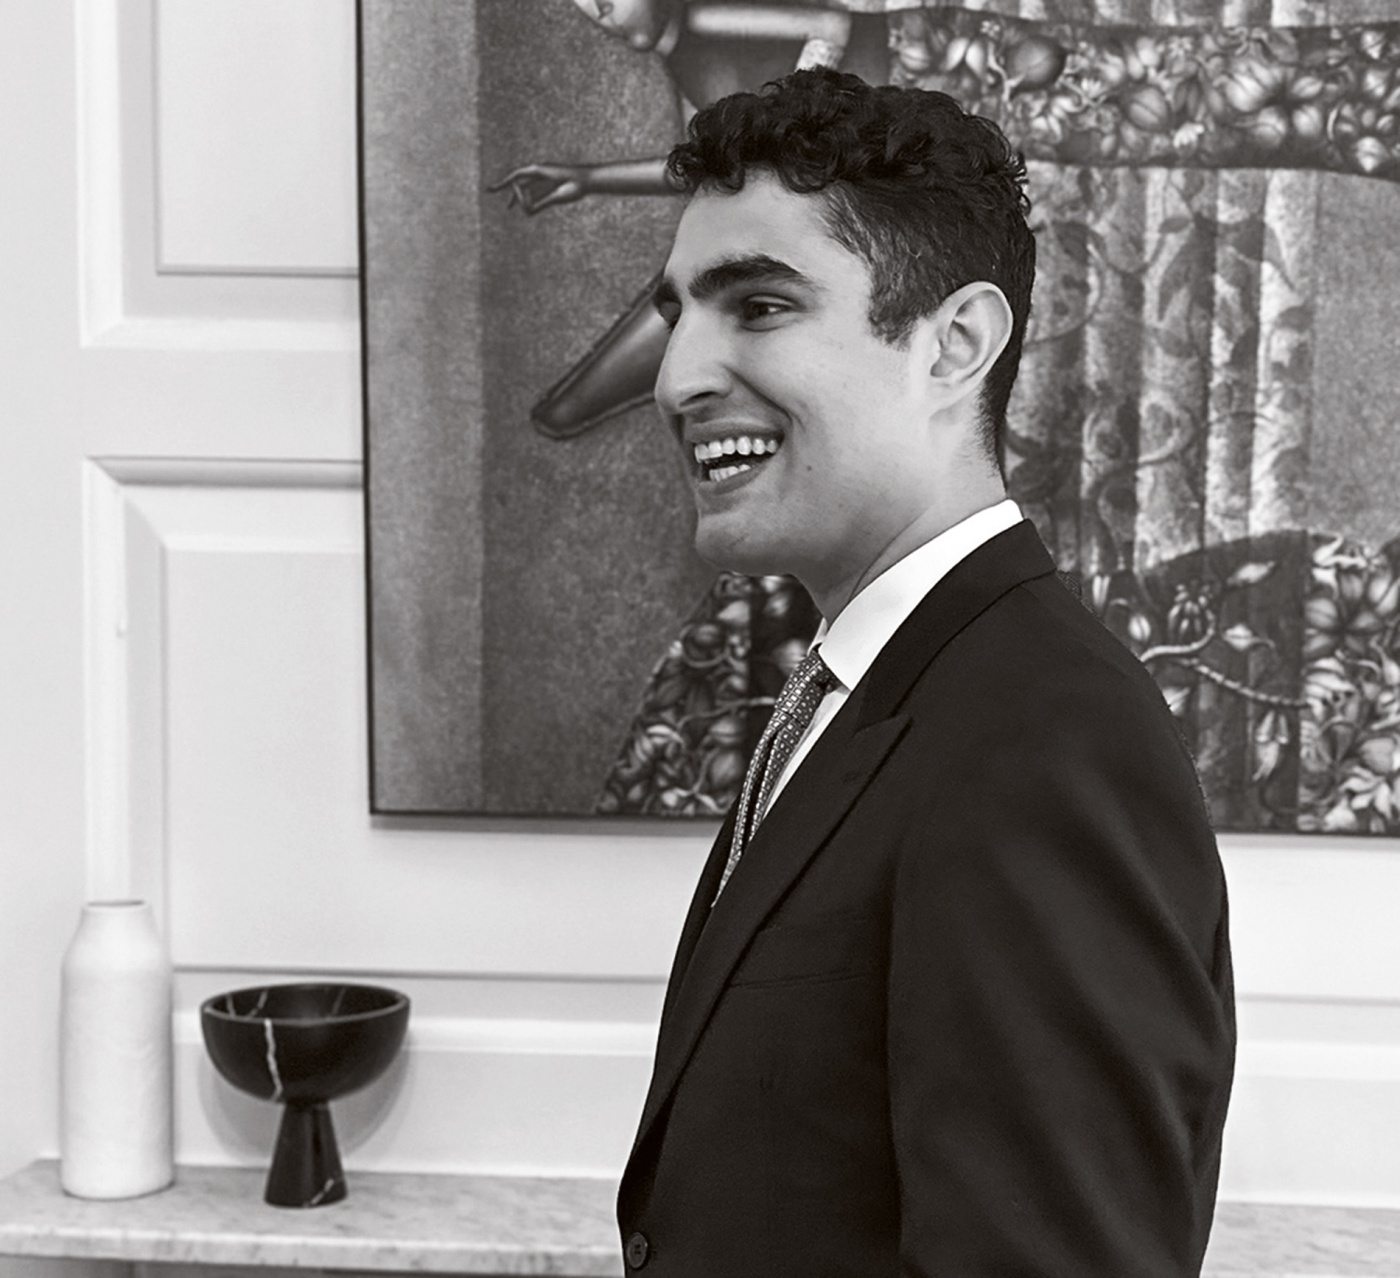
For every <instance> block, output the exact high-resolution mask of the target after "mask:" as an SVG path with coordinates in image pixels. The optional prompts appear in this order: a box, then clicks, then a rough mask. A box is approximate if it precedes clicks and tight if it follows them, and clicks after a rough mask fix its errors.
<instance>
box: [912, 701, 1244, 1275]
mask: <svg viewBox="0 0 1400 1278" xmlns="http://www.w3.org/2000/svg"><path fill="white" fill-rule="evenodd" d="M1158 709H1160V707H1158ZM1106 717H1107V719H1106ZM1106 721H1107V723H1108V724H1109V725H1110V726H1109V727H1108V728H1107V729H1106V726H1105V724H1106ZM975 735H976V734H975V733H974V737H975ZM965 747H967V748H964V749H963V750H961V751H960V752H959V754H958V755H957V757H954V756H953V755H952V754H951V752H949V753H947V754H945V756H944V757H942V758H941V759H938V760H937V761H936V763H934V764H933V765H932V766H931V768H930V774H929V777H928V783H927V785H926V786H925V787H924V790H923V792H924V793H925V794H931V795H933V796H934V797H933V798H932V799H930V800H928V801H925V802H924V803H923V804H921V805H920V807H919V809H918V810H917V811H911V812H910V813H909V814H908V820H907V822H906V824H905V827H904V833H903V835H902V845H901V847H900V849H899V853H898V856H897V861H896V864H897V870H896V874H895V881H894V891H893V898H892V899H893V906H892V909H893V912H894V919H893V925H892V932H891V952H890V968H889V973H890V975H889V987H888V1013H889V1015H888V1030H887V1033H888V1066H889V1076H890V1089H891V1090H890V1095H891V1116H890V1117H891V1128H892V1132H893V1137H894V1142H895V1149H896V1159H897V1165H898V1175H899V1182H900V1211H901V1236H900V1247H901V1261H902V1273H903V1274H905V1275H909V1276H914V1275H917V1276H919V1278H924V1276H928V1278H933V1276H934V1275H957V1276H958V1278H992V1276H993V1275H995V1278H1017V1276H1025V1278H1031V1276H1032V1275H1034V1278H1052V1276H1063V1278H1127V1276H1128V1275H1133V1276H1135V1278H1137V1276H1141V1278H1183V1276H1184V1275H1196V1274H1198V1273H1199V1271H1200V1264H1201V1257H1202V1253H1203V1251H1204V1248H1205V1243H1206V1237H1207V1234H1208V1231H1209V1226H1210V1219H1211V1213H1212V1210H1213V1205H1214V1195H1215V1187H1216V1179H1217V1175H1218V1168H1219V1157H1220V1134H1221V1127H1222V1125H1223V1121H1224V1112H1225V1105H1226V1100H1227V1098H1228V1091H1229V1083H1230V1075H1231V1069H1232V1062H1233V1052H1234V1023H1233V1005H1232V998H1231V989H1230V969H1229V951H1228V942H1227V939H1226V921H1225V893H1224V881H1223V876H1222V874H1221V871H1220V865H1219V858H1218V854H1217V852H1216V848H1215V841H1214V837H1213V835H1212V833H1211V831H1210V828H1209V824H1208V820H1207V818H1206V815H1205V811H1204V805H1203V803H1202V801H1201V798H1200V793H1199V787H1198V784H1197V782H1196V779H1195V776H1194V772H1193V770H1192V767H1191V764H1190V760H1189V757H1188V756H1187V754H1186V751H1185V749H1184V747H1183V746H1182V745H1181V742H1180V740H1179V738H1178V737H1177V735H1176V733H1175V729H1174V727H1173V726H1172V724H1171V722H1170V720H1169V719H1168V718H1167V717H1166V715H1165V713H1160V714H1159V713H1154V712H1153V707H1151V706H1146V707H1144V706H1143V695H1142V689H1141V688H1140V687H1138V686H1136V685H1135V684H1134V682H1133V681H1132V680H1131V679H1129V680H1121V679H1120V680H1119V681H1118V682H1116V683H1115V682H1114V681H1110V686H1109V688H1108V689H1107V691H1106V692H1099V693H1096V694H1095V695H1094V696H1093V697H1087V698H1079V697H1075V696H1074V695H1066V696H1064V697H1063V698H1061V699H1060V701H1059V702H1058V703H1057V704H1056V705H1054V706H1053V707H1045V706H1042V707H1040V708H1038V709H1033V710H1030V711H1028V712H1027V713H1026V715H1025V717H1024V721H1023V722H1022V723H1021V724H1020V726H1019V729H1018V730H1017V731H1013V732H1009V733H1008V732H1005V731H1002V732H1001V733H1000V734H999V735H998V737H997V742H996V745H995V747H993V746H992V745H991V743H990V742H989V743H988V744H987V746H986V748H985V749H979V748H976V747H975V743H973V742H966V743H965Z"/></svg>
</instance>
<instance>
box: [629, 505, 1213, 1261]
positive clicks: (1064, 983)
mask: <svg viewBox="0 0 1400 1278" xmlns="http://www.w3.org/2000/svg"><path fill="white" fill-rule="evenodd" d="M731 820H732V817H731ZM728 838H729V826H728V824H726V827H725V829H724V830H722V831H721V833H720V836H719V838H718V840H717V842H716V844H715V848H714V851H713V852H712V854H711V856H710V859H709V861H708V863H707V865H706V867H705V870H704V872H703V874H702V876H701V880H700V884H699V887H698V889H697V891H696V894H695V899H694V902H693V903H692V905H691V909H690V914H689V916H688V918H687V920H686V923H685V927H684V930H683V932H682V935H681V940H680V946H679V950H678V952H677V955H676V960H675V965H674V968H673V970H672V973H671V980H670V986H669V988H668V991H667V996H666V1003H665V1009H664V1012H663V1015H662V1020H661V1031H660V1038H659V1041H658V1046H657V1055H656V1064H655V1071H654V1076H653V1079H652V1085H651V1090H650V1093H649V1095H648V1096H647V1100H646V1105H645V1109H644V1112H643V1115H642V1120H641V1125H640V1129H639V1131H638V1134H637V1138H636V1143H635V1146H634V1148H633V1151H632V1156H631V1159H630V1161H629V1163H628V1166H627V1170H626V1173H625V1175H624V1177H623V1181H622V1185H621V1188H620V1192H619V1197H618V1216H619V1223H620V1226H621V1230H622V1238H623V1242H624V1251H625V1254H626V1255H627V1258H628V1263H629V1265H631V1266H632V1267H633V1268H636V1267H638V1265H639V1262H640V1265H641V1266H642V1267H645V1268H646V1270H647V1272H648V1274H655V1275H657V1278H682V1276H684V1278H745V1276H747V1275H753V1276H754V1278H758V1276H759V1275H763V1276H764V1278H775V1276H778V1275H791V1276H792V1278H828V1276H831V1278H835V1276H836V1275H861V1276H867V1275H868V1276H871V1278H874V1276H875V1275H888V1276H893V1275H919V1276H921V1278H922V1276H925V1275H927V1276H932V1275H940V1276H942V1278H984V1276H985V1278H993V1276H995V1278H1016V1276H1018V1275H1024V1276H1026V1278H1031V1276H1032V1275H1033V1276H1034V1278H1051V1276H1062V1278H1130V1276H1133V1278H1136V1276H1139V1275H1140V1276H1142V1278H1182V1276H1184V1275H1188V1274H1189V1275H1194V1274H1197V1273H1199V1269H1200V1263H1201V1256H1202V1253H1203V1251H1204V1248H1205V1242H1206V1236H1207V1233H1208V1231H1209V1227H1210V1221H1211V1214H1212V1210H1213V1205H1214V1197H1215V1186H1216V1179H1217V1174H1218V1169H1219V1161H1220V1138H1221V1128H1222V1125H1223V1122H1224V1117H1225V1108H1226V1101H1227V1097H1228V1093H1229V1086H1230V1078H1231V1070H1232V1064H1233V1056H1234V1016H1233V1001H1232V989H1231V975H1230V958H1229V946H1228V939H1227V931H1226V903H1225V885H1224V880H1223V876H1222V873H1221V868H1220V862H1219V857H1218V854H1217V851H1216V846H1215V840H1214V837H1213V835H1212V832H1211V829H1210V825H1209V822H1208V819H1207V815H1206V811H1205V806H1204V802H1203V799H1202V796H1201V792H1200V787H1199V784H1198V782H1197V779H1196V775H1195V771H1194V768H1193V766H1192V762H1191V759H1190V757H1189V755H1188V752H1187V750H1186V748H1185V746H1184V744H1183V742H1182V739H1181V736H1180V734H1179V733H1178V731H1177V729H1176V726H1175V724H1174V723H1173V722H1172V720H1171V716H1170V713H1169V712H1168V710H1167V708H1166V706H1165V705H1164V703H1163V700H1162V697H1161V695H1160V693H1159V692H1158V690H1157V687H1156V685H1155V684H1154V683H1153V681H1152V679H1151V677H1150V676H1149V675H1148V674H1147V672H1146V671H1145V670H1144V669H1143V667H1142V666H1141V664H1140V663H1139V662H1138V661H1137V660H1136V658H1134V657H1133V656H1132V655H1131V654H1130V653H1129V652H1127V651H1126V650H1125V649H1124V648H1123V647H1122V646H1121V645H1120V644H1119V643H1118V642H1117V640H1116V639H1114V638H1113V636H1112V635H1110V634H1109V632H1108V631H1107V630H1106V629H1105V628H1104V627H1103V626H1102V624H1101V623H1100V622H1099V621H1098V620H1097V618H1095V617H1094V616H1092V615H1091V614H1090V613H1089V612H1088V611H1087V610H1086V609H1085V608H1084V607H1083V606H1082V605H1081V604H1080V603H1079V601H1078V600H1076V599H1075V598H1074V597H1073V596H1072V595H1071V594H1070V593H1069V592H1068V591H1067V590H1066V589H1065V588H1064V587H1063V585H1062V584H1061V583H1060V581H1059V580H1058V578H1057V577H1056V576H1055V573H1054V569H1053V564H1052V563H1051V560H1050V558H1049V556H1048V555H1047V554H1046V552H1045V549H1044V547H1043V546H1042V545H1041V543H1040V541H1039V538H1038V537H1037V536H1036V534H1035V532H1034V530H1033V529H1032V528H1031V526H1030V524H1028V523H1024V522H1023V523H1021V524H1019V525H1017V526H1016V527H1014V528H1012V529H1010V530H1008V531H1007V532H1005V533H1003V534H1001V535H1000V536H998V537H996V538H994V539H993V540H992V541H990V542H988V543H987V544H986V545H984V546H982V547H981V548H980V549H979V550H977V551H976V552H975V553H974V554H972V555H971V556H970V557H969V558H967V559H966V560H964V561H963V562H962V563H961V564H960V565H959V566H958V567H957V568H955V569H954V570H953V571H952V572H951V573H950V574H949V575H948V576H947V577H945V578H944V579H943V580H942V581H941V582H940V583H939V584H938V585H937V586H936V587H935V588H934V589H933V590H932V591H931V592H930V594H929V595H928V596H927V597H926V598H925V599H924V600H923V602H922V603H921V604H920V605H919V607H918V608H917V609H916V610H915V612H914V613H913V614H912V615H911V616H910V617H909V619H908V620H907V621H906V622H905V624H904V625H903V626H902V627H901V628H900V629H899V631H898V632H897V633H896V635H895V636H894V638H893V639H892V640H891V641H890V643H889V644H888V645H887V646H886V648H885V649H884V651H883V652H882V653H881V654H880V656H879V658H878V660H877V661H876V663H875V664H874V666H873V667H872V668H871V670H870V672H869V674H868V675H867V677H866V678H865V679H864V680H862V681H861V684H860V686H859V687H857V688H856V689H855V690H854V691H853V693H852V695H851V697H850V699H849V700H848V702H847V704H846V705H845V706H844V707H843V708H842V710H841V712H840V713H839V714H838V715H837V716H836V718H835V719H834V720H833V721H832V722H831V724H830V725H829V726H828V728H827V730H826V732H825V733H824V734H823V735H822V737H821V738H820V739H819V740H818V742H817V743H816V745H815V747H814V748H813V750H812V751H811V753H810V754H809V755H808V757H807V759H806V760H805V761H804V763H803V764H802V766H801V767H800V768H799V769H798V771H797V772H796V773H795V774H794V775H793V777H792V779H791V780H790V781H789V783H788V784H787V786H786V787H785V788H784V790H783V791H782V793H781V794H780V795H779V796H778V799H777V800H776V802H775V803H774V805H773V807H772V809H771V810H770V811H769V813H768V815H767V816H766V817H765V819H764V820H763V822H762V824H761V825H760V826H759V828H758V830H757V832H756V834H755V835H754V837H753V839H752V841H751V843H750V844H749V846H748V848H747V849H746V850H745V852H744V856H743V858H742V860H741V861H740V863H739V865H738V868H737V869H736V871H735V873H734V875H733V877H732V878H731V880H730V881H729V884H728V885H727V887H726V888H725V891H724V894H723V895H722V896H721V898H720V900H719V902H718V903H717V904H716V905H715V907H714V909H713V911H711V910H710V908H709V907H710V901H711V899H712V898H713V896H714V892H715V888H716V885H717V883H718V878H719V874H720V871H721V869H722V867H723V864H724V859H725V852H726V849H727V847H728Z"/></svg>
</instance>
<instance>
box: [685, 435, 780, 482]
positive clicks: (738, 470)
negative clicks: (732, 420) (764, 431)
mask: <svg viewBox="0 0 1400 1278" xmlns="http://www.w3.org/2000/svg"><path fill="white" fill-rule="evenodd" d="M782 442H783V441H782V440H781V439H776V438H774V437H773V436H772V435H730V436H728V437H727V438H725V439H712V440H709V441H708V442H706V443H700V444H696V445H694V447H693V448H692V450H691V451H692V453H693V455H694V457H695V464H696V465H697V466H699V468H700V479H701V481H702V482H703V483H710V484H717V483H719V482H720V480H723V479H730V478H732V477H733V476H735V475H741V474H743V472H744V471H746V470H753V468H754V467H755V466H760V465H762V464H763V463H764V462H765V461H767V460H768V458H770V457H771V456H772V455H773V454H774V453H776V452H777V451H778V449H779V448H780V447H782Z"/></svg>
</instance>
